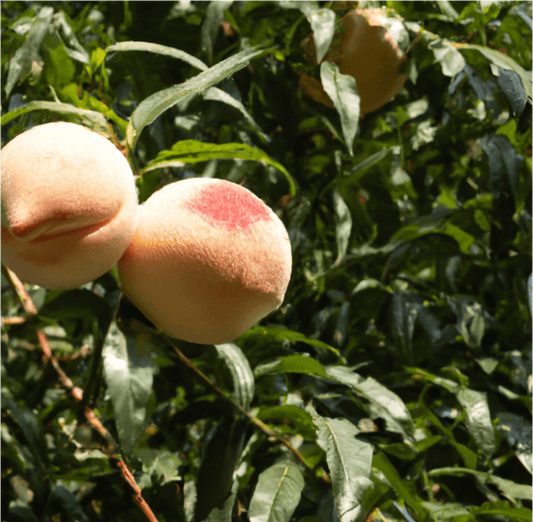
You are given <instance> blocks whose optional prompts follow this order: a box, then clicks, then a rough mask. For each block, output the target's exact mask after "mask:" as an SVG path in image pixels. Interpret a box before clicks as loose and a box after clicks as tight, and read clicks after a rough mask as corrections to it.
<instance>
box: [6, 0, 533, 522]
mask: <svg viewBox="0 0 533 522" xmlns="http://www.w3.org/2000/svg"><path fill="white" fill-rule="evenodd" d="M356 4H357V2H332V3H329V4H327V5H325V4H323V3H316V2H231V1H229V2H193V3H191V2H186V1H181V2H150V3H148V2H39V3H32V2H11V1H9V2H3V3H2V36H3V39H2V79H3V82H2V94H1V101H2V143H6V142H7V141H8V140H10V139H12V138H13V137H14V136H15V135H17V134H18V133H20V132H22V131H24V130H25V129H27V128H29V127H31V126H34V125H38V124H41V123H44V122H47V121H50V119H61V120H68V121H73V122H76V123H80V124H83V125H86V126H89V127H90V128H93V129H94V130H96V131H98V132H101V133H102V134H104V135H106V136H108V137H110V138H111V139H112V140H113V141H114V142H115V143H116V144H117V146H119V147H120V148H121V149H122V150H123V151H124V152H125V153H126V154H127V156H128V158H129V161H130V163H131V165H132V167H133V169H134V171H135V172H136V173H137V174H138V176H137V187H138V190H139V195H140V199H141V201H144V200H146V199H147V198H148V197H149V196H150V195H151V194H152V193H153V192H154V191H155V190H157V189H158V188H159V187H161V186H162V185H165V184H167V183H169V182H172V181H175V180H178V179H183V178H187V177H191V176H206V177H217V178H223V179H227V180H230V181H233V182H237V183H241V184H244V185H245V186H246V187H248V188H249V189H251V190H252V191H253V192H254V193H256V194H257V195H258V196H260V197H261V198H262V199H263V200H265V201H266V202H267V203H268V204H269V205H270V206H271V207H272V208H273V209H275V211H276V212H277V213H278V214H279V215H280V217H281V218H282V219H283V221H284V223H285V224H286V226H287V229H288V231H289V235H290V238H291V242H292V251H293V259H294V265H293V275H292V279H291V283H290V286H289V289H288V293H287V296H286V299H285V302H284V304H283V306H282V307H281V308H280V309H279V310H278V311H277V312H275V313H273V314H271V315H270V316H269V317H268V318H266V319H265V320H264V321H263V322H262V324H261V325H258V326H256V327H254V328H252V329H250V330H249V331H247V332H246V333H245V334H243V335H242V336H241V337H240V338H238V339H236V340H235V342H233V343H228V344H226V345H219V346H198V345H193V344H188V343H185V342H182V341H179V340H170V339H167V338H165V337H164V336H163V335H162V334H161V333H159V332H157V331H155V330H154V329H153V327H152V325H150V324H148V323H147V321H146V319H144V318H143V316H142V315H141V314H140V312H138V311H137V310H136V309H135V308H134V307H133V305H132V304H131V303H129V302H128V301H127V299H126V298H124V297H122V296H121V292H120V287H119V284H118V280H117V277H116V274H115V273H114V271H111V272H110V273H108V274H106V275H104V276H102V277H101V278H99V279H98V280H97V281H95V282H94V283H91V284H89V285H85V287H84V288H80V289H76V290H72V291H69V292H51V291H45V290H44V289H42V288H39V287H34V286H26V287H25V289H21V288H20V287H19V286H17V285H16V278H14V276H13V275H12V274H11V273H9V272H8V271H7V270H4V271H3V274H2V317H3V321H2V341H3V343H2V424H1V434H2V493H3V494H2V513H3V518H4V519H5V520H7V521H19V520H25V521H38V520H39V521H50V520H59V519H61V520H81V521H93V520H94V521H96V520H116V521H122V520H124V521H126V520H127V521H137V520H139V521H140V520H146V516H153V517H154V518H153V520H159V521H160V522H163V521H171V520H172V521H190V520H195V521H196V522H200V521H201V520H209V521H217V522H218V521H220V522H226V521H228V522H229V521H232V520H234V521H237V520H238V521H246V520H250V521H252V522H253V521H272V522H274V521H276V522H282V521H289V520H294V521H298V522H313V521H323V520H341V521H342V522H348V521H350V522H352V521H365V520H388V521H404V520H405V521H409V522H411V521H413V520H418V521H448V520H454V521H457V522H463V521H474V520H480V521H481V520H509V521H530V520H531V516H532V513H531V500H532V495H531V487H530V484H531V473H532V450H531V402H532V401H531V277H530V273H531V197H532V194H531V27H532V23H531V4H529V3H523V2H514V1H513V2H448V1H440V2H368V3H365V6H369V7H375V6H386V7H388V8H391V9H394V10H395V11H396V13H397V14H398V15H400V16H401V17H403V22H402V26H403V29H402V31H404V33H405V34H408V36H409V42H402V44H406V43H407V48H406V49H405V50H406V60H405V63H404V65H403V67H402V71H403V72H405V73H407V74H408V78H409V79H408V81H407V82H406V84H405V86H404V87H403V89H402V90H401V91H400V93H399V94H398V95H397V96H396V97H395V98H394V99H393V100H392V101H390V102H389V103H387V104H386V105H385V106H384V107H382V108H381V109H379V110H377V111H375V112H373V113H370V114H367V115H365V116H364V118H360V117H359V109H358V107H359V94H358V93H357V84H356V82H354V80H353V78H352V77H347V76H345V75H341V74H340V73H339V72H338V69H337V68H336V66H335V65H334V64H330V63H327V62H324V63H322V64H321V65H320V66H317V65H313V64H312V63H309V62H308V61H306V60H305V59H304V56H303V52H302V48H301V46H300V42H301V41H302V40H303V39H304V38H306V37H307V36H308V35H309V33H310V32H311V30H313V31H314V33H315V35H316V37H317V52H318V54H319V58H321V57H323V56H324V55H325V53H326V52H327V49H328V47H329V45H330V43H331V42H332V39H333V34H334V31H335V30H336V27H338V22H339V19H340V16H342V14H343V13H344V12H345V10H346V9H349V8H351V7H354V5H356ZM404 33H402V34H404ZM398 34H400V33H398ZM370 65H371V64H369V66H370ZM302 72H305V73H306V74H308V75H309V76H311V77H313V78H315V79H316V80H317V81H321V82H322V83H323V85H324V88H325V90H326V92H327V93H328V95H330V98H331V99H332V101H333V104H334V108H330V107H327V106H325V105H322V104H320V103H318V102H316V101H315V100H313V99H312V98H311V97H310V96H308V95H307V94H305V93H304V92H302V91H301V90H300V89H299V87H298V81H299V75H300V73H302ZM32 307H33V308H32ZM128 473H129V474H128ZM132 488H133V489H132ZM136 488H137V489H136ZM132 492H134V493H135V494H136V495H137V497H136V499H137V504H139V505H136V502H135V500H134V499H132ZM143 502H144V504H143ZM139 506H140V507H141V508H142V509H140V507H139ZM146 506H149V508H148V507H146ZM150 510H151V511H152V512H153V515H147V513H150Z"/></svg>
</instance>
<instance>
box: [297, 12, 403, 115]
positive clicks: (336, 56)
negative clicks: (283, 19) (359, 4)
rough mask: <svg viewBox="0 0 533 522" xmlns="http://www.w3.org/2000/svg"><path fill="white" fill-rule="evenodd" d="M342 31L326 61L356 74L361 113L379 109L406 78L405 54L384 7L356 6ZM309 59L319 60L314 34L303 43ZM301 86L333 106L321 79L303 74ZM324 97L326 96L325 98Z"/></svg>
mask: <svg viewBox="0 0 533 522" xmlns="http://www.w3.org/2000/svg"><path fill="white" fill-rule="evenodd" d="M342 25H343V27H344V33H343V34H337V35H335V37H334V40H333V41H334V42H336V41H337V43H333V44H332V45H331V46H330V49H329V51H328V53H327V54H326V56H325V58H324V59H325V60H327V61H329V62H333V63H336V64H337V66H338V67H339V72H340V73H341V74H348V75H350V76H353V77H354V78H355V81H356V86H357V92H358V93H359V96H360V97H361V115H364V114H368V113H369V112H372V111H375V110H376V109H379V108H380V107H382V106H383V105H385V103H387V102H388V101H389V100H391V99H392V98H393V97H394V96H396V94H398V93H399V92H400V90H401V88H402V87H403V85H404V83H405V81H406V80H407V75H406V74H402V73H400V72H399V69H400V66H401V64H402V63H403V60H404V57H403V55H402V53H401V51H400V49H399V48H398V45H397V43H396V42H395V41H394V40H393V38H392V36H391V34H390V33H389V32H388V31H387V16H386V14H385V12H384V11H382V10H381V9H355V10H353V11H350V12H348V13H347V14H345V15H344V16H343V18H342ZM302 46H303V48H304V55H305V56H306V58H307V59H308V60H309V61H311V62H314V63H316V50H315V43H314V40H313V36H312V35H310V36H309V37H308V38H306V39H305V40H304V41H303V42H302ZM300 87H302V89H303V90H304V91H305V92H307V93H308V94H309V95H310V96H312V97H313V98H314V99H315V100H317V101H319V102H320V103H323V104H324V105H329V106H330V107H333V104H332V103H331V100H329V97H328V96H327V94H326V93H325V91H324V90H323V89H322V86H321V84H320V82H318V80H316V79H313V78H311V77H309V76H308V75H306V74H301V76H300ZM324 97H325V99H324Z"/></svg>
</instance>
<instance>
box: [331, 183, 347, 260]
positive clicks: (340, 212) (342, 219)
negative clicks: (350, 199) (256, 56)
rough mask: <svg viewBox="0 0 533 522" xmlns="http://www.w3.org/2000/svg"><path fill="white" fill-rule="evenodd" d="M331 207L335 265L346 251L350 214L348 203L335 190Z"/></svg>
mask: <svg viewBox="0 0 533 522" xmlns="http://www.w3.org/2000/svg"><path fill="white" fill-rule="evenodd" d="M333 208H334V209H335V217H336V218H337V219H336V226H335V236H336V238H337V259H336V260H335V265H339V264H340V263H341V262H342V260H343V259H344V257H345V256H346V252H347V251H348V245H349V242H350V234H351V233H352V215H351V214H350V209H349V208H348V205H346V203H345V202H344V200H343V199H342V196H341V195H340V194H339V192H338V191H337V190H334V191H333Z"/></svg>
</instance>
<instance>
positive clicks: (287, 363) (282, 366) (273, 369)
mask: <svg viewBox="0 0 533 522" xmlns="http://www.w3.org/2000/svg"><path fill="white" fill-rule="evenodd" d="M275 373H305V374H307V375H316V376H317V377H322V378H323V379H326V378H327V374H326V371H325V370H324V367H323V366H322V365H321V364H320V363H319V362H318V361H317V360H315V359H312V358H311V357H305V356H304V355H288V356H287V357H281V358H279V359H277V360H276V361H272V362H266V363H263V364H260V365H258V366H256V367H255V369H254V375H255V376H256V377H260V376H261V375H266V374H275Z"/></svg>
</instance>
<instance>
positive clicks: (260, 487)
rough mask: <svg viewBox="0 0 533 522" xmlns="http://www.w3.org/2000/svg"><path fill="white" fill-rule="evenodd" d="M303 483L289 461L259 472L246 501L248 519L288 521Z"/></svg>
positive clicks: (275, 521) (302, 479)
mask: <svg viewBox="0 0 533 522" xmlns="http://www.w3.org/2000/svg"><path fill="white" fill-rule="evenodd" d="M304 485H305V483H304V477H303V475H302V472H301V471H300V469H299V468H298V467H297V466H296V465H295V464H293V463H291V462H288V461H287V462H279V463H276V464H274V465H273V466H270V467H269V468H267V469H266V470H265V471H263V472H262V473H261V474H260V475H259V480H258V481H257V486H256V488H255V491H254V494H253V496H252V500H251V501H250V509H249V510H248V516H249V518H250V522H289V520H290V519H291V517H292V514H293V513H294V510H295V509H296V507H297V506H298V504H299V503H300V496H301V493H302V490H303V488H304Z"/></svg>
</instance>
